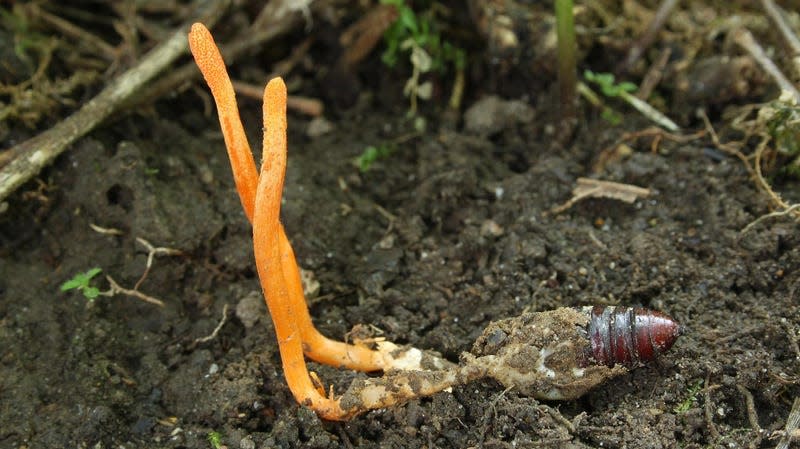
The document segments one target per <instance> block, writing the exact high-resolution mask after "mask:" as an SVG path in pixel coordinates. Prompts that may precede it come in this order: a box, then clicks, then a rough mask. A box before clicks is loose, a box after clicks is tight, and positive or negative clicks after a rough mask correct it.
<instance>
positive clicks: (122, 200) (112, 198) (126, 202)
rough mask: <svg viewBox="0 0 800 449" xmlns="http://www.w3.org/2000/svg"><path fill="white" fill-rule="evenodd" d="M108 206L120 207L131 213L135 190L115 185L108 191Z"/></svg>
mask: <svg viewBox="0 0 800 449" xmlns="http://www.w3.org/2000/svg"><path fill="white" fill-rule="evenodd" d="M106 199H107V200H108V204H111V205H117V206H120V207H121V208H123V209H124V210H125V212H130V210H131V208H132V207H133V190H131V189H130V188H128V187H126V186H123V185H120V184H114V185H113V186H111V188H110V189H108V190H107V191H106Z"/></svg>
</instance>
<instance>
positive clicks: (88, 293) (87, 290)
mask: <svg viewBox="0 0 800 449" xmlns="http://www.w3.org/2000/svg"><path fill="white" fill-rule="evenodd" d="M102 271H103V270H102V269H100V268H97V267H95V268H92V269H90V270H89V271H87V272H85V273H78V274H76V275H75V276H73V277H72V279H70V280H68V281H67V282H64V283H63V284H61V291H62V292H66V291H70V290H79V291H80V292H81V293H83V296H85V297H86V299H88V300H89V301H94V300H95V299H96V298H97V297H98V296H100V289H98V288H97V287H95V286H93V285H91V282H92V278H93V277H95V276H97V275H98V274H100V273H101V272H102Z"/></svg>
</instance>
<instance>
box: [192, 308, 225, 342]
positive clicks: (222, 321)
mask: <svg viewBox="0 0 800 449" xmlns="http://www.w3.org/2000/svg"><path fill="white" fill-rule="evenodd" d="M226 321H228V304H227V303H226V304H225V305H223V306H222V319H220V320H219V323H217V327H215V328H214V330H213V331H212V332H211V334H209V335H206V336H205V337H200V338H195V339H194V342H192V345H193V346H197V345H199V344H200V343H205V342H207V341H210V340H213V339H215V338H217V335H218V334H219V331H220V329H222V326H224V325H225V322H226Z"/></svg>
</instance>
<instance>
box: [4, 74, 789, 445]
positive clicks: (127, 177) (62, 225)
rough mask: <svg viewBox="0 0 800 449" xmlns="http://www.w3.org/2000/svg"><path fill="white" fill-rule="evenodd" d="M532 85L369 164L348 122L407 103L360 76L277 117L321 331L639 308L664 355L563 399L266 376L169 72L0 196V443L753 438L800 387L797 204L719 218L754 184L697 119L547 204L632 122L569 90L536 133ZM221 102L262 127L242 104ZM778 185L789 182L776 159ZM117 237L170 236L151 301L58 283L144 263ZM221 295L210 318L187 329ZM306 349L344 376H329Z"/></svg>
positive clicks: (397, 116) (417, 337)
mask: <svg viewBox="0 0 800 449" xmlns="http://www.w3.org/2000/svg"><path fill="white" fill-rule="evenodd" d="M367 86H369V84H367ZM373 87H374V86H373ZM382 88H384V89H389V87H387V86H382ZM392 88H394V89H397V92H400V91H401V89H402V82H401V83H399V84H396V85H393V86H392ZM309 89H310V88H309ZM550 90H552V89H550ZM310 92H311V91H310ZM312 93H313V92H312ZM367 93H368V92H367ZM528 94H529V95H530V97H529V98H538V99H537V100H533V103H534V107H535V109H536V114H537V125H535V126H534V125H530V124H525V123H521V124H517V123H509V124H508V125H507V126H505V129H503V130H501V131H500V132H499V133H496V134H494V135H492V136H491V137H476V136H473V135H468V134H467V133H464V132H462V131H458V130H455V131H454V130H450V129H448V128H447V127H444V126H442V127H441V129H440V130H430V131H428V132H425V133H423V134H422V135H420V136H418V137H416V138H412V139H405V140H402V143H400V144H398V145H397V147H396V149H395V151H394V152H393V153H392V154H391V155H390V156H389V157H388V158H386V159H383V160H381V161H378V162H377V163H376V164H375V165H374V166H373V167H372V168H371V169H370V170H369V171H367V172H364V173H362V172H360V171H359V170H358V168H357V167H356V166H355V165H354V163H353V161H354V159H355V158H356V157H357V156H359V155H360V154H361V152H362V151H363V149H364V148H365V147H366V146H368V145H375V144H379V143H381V142H385V141H390V140H392V139H395V138H398V137H400V136H406V135H408V134H409V132H410V131H409V129H408V124H407V122H406V120H405V119H404V117H403V114H404V109H403V107H404V105H400V106H398V107H396V108H387V107H385V106H382V103H380V102H379V101H378V100H376V99H375V100H373V99H372V98H373V97H371V96H370V95H366V96H362V101H360V102H359V105H357V106H356V107H355V108H353V109H350V110H348V111H346V112H343V113H341V114H340V115H339V117H338V118H331V120H332V121H333V123H334V126H335V129H334V131H333V132H332V133H330V134H327V135H324V136H322V137H319V138H315V139H310V138H308V137H306V136H305V135H304V132H303V130H304V129H305V128H306V127H307V125H308V119H306V118H303V117H301V116H297V115H290V120H289V128H290V148H289V168H288V173H287V178H286V187H285V191H284V206H283V212H282V217H283V222H284V224H285V227H286V229H287V233H288V234H289V236H290V239H291V241H292V243H293V245H294V249H295V252H296V253H297V255H298V262H299V263H300V265H301V266H302V267H303V268H305V269H307V270H311V271H312V272H313V273H314V275H315V277H316V279H317V280H318V281H319V282H320V284H321V290H320V293H319V295H318V296H317V297H316V298H311V299H310V300H311V311H312V315H313V317H314V320H315V322H316V323H317V325H318V326H319V328H320V329H321V330H322V332H323V333H325V334H327V335H329V336H331V337H335V338H344V336H345V335H346V334H347V333H348V332H349V331H350V330H351V328H352V327H353V326H355V325H359V324H364V325H370V326H375V327H376V328H377V329H380V331H381V332H382V336H384V337H386V338H387V339H388V340H391V341H394V342H397V343H407V344H411V345H413V346H416V347H419V348H425V349H433V350H436V351H439V352H441V353H442V354H443V355H444V356H445V357H446V358H448V359H450V360H452V361H458V358H459V354H460V353H461V352H463V351H466V350H469V348H470V347H471V346H472V343H473V342H474V340H475V339H476V338H477V337H478V336H479V335H480V333H481V331H482V330H483V329H484V327H486V326H487V325H488V324H489V322H491V321H492V320H496V319H501V318H504V317H509V316H514V315H518V314H520V313H522V312H523V311H541V310H549V309H553V308H557V307H562V306H577V305H587V304H618V305H624V306H644V307H648V308H652V309H656V310H660V311H663V312H665V313H668V314H669V315H671V316H673V317H674V318H675V319H676V320H678V321H679V322H681V323H682V324H683V325H685V327H686V332H685V335H683V336H682V337H681V338H680V340H679V341H678V343H677V344H676V345H675V347H674V348H673V350H672V351H671V352H669V353H668V354H667V355H666V356H664V357H663V358H662V359H661V360H659V361H658V362H656V363H652V364H650V365H648V366H646V367H642V368H639V369H637V370H635V371H633V372H631V373H630V374H629V375H626V376H623V377H620V378H617V379H615V380H613V381H611V382H608V383H606V384H604V385H602V386H600V387H599V388H597V389H595V390H593V391H592V392H590V393H589V394H588V395H586V396H585V397H583V398H581V399H580V400H576V401H570V402H553V403H549V402H540V401H537V400H535V399H532V398H529V397H525V396H523V395H521V394H519V393H518V392H516V391H514V390H513V389H511V390H506V391H504V390H503V388H502V387H501V386H500V385H499V384H498V383H495V382H493V381H486V382H478V383H474V384H470V385H467V386H463V387H459V388H455V389H454V390H453V391H452V392H450V393H440V394H437V395H435V396H433V397H431V398H426V399H421V400H416V401H413V402H411V403H408V404H405V405H403V406H399V407H396V408H393V409H389V410H380V411H374V412H370V413H368V414H365V415H362V416H360V417H358V418H356V419H354V420H352V421H350V422H347V423H329V422H323V421H321V420H320V419H319V418H317V417H316V415H315V414H314V413H313V412H311V411H309V410H308V409H306V408H304V407H300V406H298V405H297V404H296V403H295V401H294V399H293V398H292V396H291V394H290V392H289V390H288V389H287V386H286V383H285V381H284V379H283V374H282V372H281V365H280V359H279V356H278V351H277V345H276V341H275V337H274V333H273V331H272V324H271V322H270V320H269V318H268V315H267V311H266V308H265V307H264V308H262V309H261V310H259V311H257V312H256V313H258V314H259V315H260V320H259V321H258V322H257V323H256V324H255V326H253V327H250V328H246V327H245V326H244V324H243V320H241V319H239V318H237V314H236V313H235V312H234V310H235V309H236V308H237V305H240V303H242V305H241V306H240V308H244V306H245V305H246V304H247V303H248V302H249V303H252V300H249V299H248V297H252V294H253V292H256V294H258V293H259V291H260V287H259V283H258V279H257V277H256V275H255V268H254V265H253V256H252V245H251V240H250V238H251V234H250V226H249V224H248V223H247V220H246V218H245V216H244V214H243V213H242V210H241V207H240V204H239V201H238V198H237V196H236V193H235V191H234V188H233V182H232V179H231V174H230V167H229V164H228V161H227V158H226V153H225V150H224V146H223V142H222V139H221V137H220V135H219V134H218V131H217V130H218V128H217V126H218V125H217V122H216V118H215V117H213V116H205V115H203V114H202V110H203V108H202V103H201V101H200V100H199V99H198V98H197V96H196V95H193V94H191V93H187V94H185V95H182V96H180V97H178V98H176V99H173V100H168V101H167V100H164V101H162V102H160V103H159V105H158V108H157V110H156V111H155V113H154V114H148V115H138V114H137V115H131V116H127V117H125V118H122V119H119V120H117V121H116V122H114V123H110V124H108V125H105V126H104V127H103V128H101V129H98V130H97V131H95V132H94V133H92V134H91V135H90V136H89V137H87V138H85V139H83V140H81V141H79V143H78V144H76V145H75V146H74V147H73V148H72V149H71V150H69V151H68V152H66V153H65V154H64V155H63V156H62V157H60V158H59V159H58V160H57V162H56V163H55V164H54V165H53V166H52V167H50V168H48V169H47V170H46V171H45V172H44V173H42V175H41V180H44V182H45V183H46V186H45V187H44V188H43V189H41V190H39V192H40V195H38V196H37V195H32V194H31V192H35V191H37V185H36V184H34V183H31V184H29V185H27V186H26V187H25V188H24V189H23V190H22V191H20V192H18V193H17V194H16V195H15V196H14V197H13V198H11V200H10V201H9V209H8V210H7V211H5V213H4V214H3V215H2V216H0V242H2V247H0V273H2V274H1V275H0V402H1V403H2V408H1V409H0V447H3V448H6V447H7V448H23V447H25V448H44V447H98V448H101V447H102V448H112V447H113V448H118V447H125V448H133V447H164V448H200V447H210V443H208V442H207V441H206V440H207V435H208V434H209V432H212V431H213V432H219V433H220V434H221V441H222V443H223V444H225V445H227V447H229V448H240V447H241V448H267V447H286V448H288V447H304V448H340V447H381V448H421V447H427V448H434V447H438V448H470V447H476V448H477V447H483V448H512V447H516V448H519V447H566V448H584V447H586V448H588V447H603V448H672V447H681V448H701V447H723V446H724V447H729V448H734V447H774V446H775V444H777V441H776V440H769V439H768V437H769V436H770V435H772V434H773V432H775V431H779V430H781V429H782V428H783V427H784V425H785V423H786V418H787V415H788V414H789V410H790V408H791V403H792V400H793V399H794V398H795V397H797V396H798V395H800V388H799V387H798V378H799V376H800V352H798V338H799V335H798V330H799V329H800V313H798V302H797V289H798V286H799V285H800V271H799V270H798V269H799V268H800V250H799V249H798V248H799V247H798V244H799V243H800V233H799V232H798V231H799V230H800V229H798V225H797V224H796V223H795V222H793V221H791V219H789V218H788V217H783V218H776V219H772V220H767V221H764V222H763V223H762V224H760V225H757V226H756V227H754V228H753V229H752V230H750V231H749V232H747V233H745V234H743V233H741V230H742V229H743V228H744V227H745V226H746V225H747V224H748V223H750V222H752V221H753V220H755V219H756V218H758V217H759V216H761V215H763V214H765V213H768V212H769V209H768V207H767V200H766V198H765V196H764V195H763V194H762V193H761V192H759V191H758V190H757V189H756V187H755V185H754V183H753V182H752V180H751V179H750V178H749V175H748V173H747V171H746V170H745V168H744V166H743V164H742V163H741V161H739V160H738V159H736V158H733V157H729V156H727V155H726V154H725V153H722V152H720V151H718V150H717V149H715V148H714V147H713V145H712V144H711V141H710V139H707V138H701V139H697V140H694V141H692V142H689V143H680V144H679V143H674V142H669V141H667V140H664V141H662V142H661V145H660V146H659V149H658V151H656V152H652V151H650V143H651V141H652V140H651V139H641V140H638V141H634V143H633V144H632V146H633V149H634V150H635V151H634V153H633V154H632V155H630V156H629V157H626V158H623V159H621V160H618V161H615V162H610V163H609V164H608V165H607V166H606V171H605V172H604V173H603V174H602V175H601V178H602V179H605V180H611V181H617V182H623V183H629V184H634V185H638V186H642V187H647V188H649V189H652V190H653V195H652V196H650V197H649V198H646V199H640V200H638V201H636V202H635V203H634V204H631V205H628V204H625V203H621V202H618V201H615V200H610V199H589V200H585V201H582V202H579V203H577V204H576V205H575V206H573V207H572V208H570V209H568V210H567V211H566V212H564V213H562V214H559V215H553V214H549V213H548V211H549V210H550V209H551V208H553V207H555V206H557V205H559V204H562V203H564V202H565V201H567V200H568V199H569V198H570V196H571V190H572V188H573V186H574V184H575V181H576V179H577V178H579V177H582V176H589V175H591V166H592V163H593V162H594V158H595V157H596V155H597V154H598V153H599V152H600V150H602V149H603V148H605V147H607V146H609V145H611V144H612V143H613V142H614V140H615V139H616V138H618V137H619V136H620V135H621V134H622V132H624V131H637V130H641V129H643V128H645V127H646V126H649V125H648V124H647V122H645V121H644V120H643V119H642V118H641V117H640V116H638V115H637V114H633V113H631V114H630V115H629V116H626V117H625V120H623V125H620V126H619V127H616V128H613V127H611V126H610V125H608V123H606V122H605V121H603V120H601V119H600V118H599V117H597V114H596V112H594V111H591V110H589V109H588V108H586V110H584V111H583V112H582V116H581V120H582V121H581V124H580V125H579V127H578V129H577V131H576V133H575V137H574V140H573V141H572V143H570V144H568V145H566V148H562V149H556V146H555V145H552V144H551V143H550V142H552V141H553V140H554V138H553V136H552V135H550V134H547V133H546V132H545V131H544V128H545V126H544V124H548V123H551V122H556V117H555V114H554V113H552V112H548V111H551V110H552V108H551V107H550V106H549V105H550V103H549V102H550V101H551V98H550V97H549V95H550V94H547V93H542V94H541V95H540V94H539V93H537V92H529V93H528ZM476 99H477V98H474V97H470V98H469V99H468V101H469V102H470V103H471V102H474V101H475V100H476ZM696 106H697V105H696V104H693V105H692V107H696ZM241 107H242V114H243V118H244V120H245V122H246V127H247V129H248V130H249V132H250V136H251V142H259V141H260V137H259V133H260V131H259V126H258V125H257V123H258V121H259V118H258V115H259V113H260V105H259V104H257V103H256V102H254V101H249V100H244V101H242V102H241ZM683 111H685V113H686V116H684V117H682V119H683V120H681V118H679V121H682V122H683V123H690V122H691V123H694V122H693V119H692V118H690V116H689V114H690V113H691V112H693V111H692V110H691V108H685V109H683ZM434 112H435V111H434V110H431V111H426V112H425V113H426V114H429V117H435V115H436V114H435V113H434ZM331 117H333V115H331ZM435 126H437V123H436V120H435V118H432V119H431V123H430V126H429V128H434V127H435ZM700 128H701V125H696V126H695V128H687V130H689V131H693V130H696V129H700ZM259 152H260V151H257V153H259ZM776 188H777V189H779V190H780V191H782V192H789V193H787V198H786V199H787V201H790V202H794V201H796V200H797V195H796V192H797V191H798V190H797V188H798V183H797V182H796V181H792V180H785V181H782V183H781V184H779V185H777V186H776ZM26 192H27V193H26ZM387 212H388V213H387ZM91 225H96V226H100V227H103V228H114V229H118V230H119V231H121V234H119V235H109V234H103V233H99V232H97V231H95V230H93V229H92V227H91ZM137 237H138V238H144V239H146V240H147V241H149V242H151V243H152V244H154V245H155V246H163V247H171V248H175V249H179V250H181V251H182V255H180V256H164V257H157V258H156V259H155V260H154V262H153V266H152V268H151V270H150V272H149V275H148V276H147V278H146V280H145V281H144V282H143V283H142V284H141V286H140V288H139V289H140V290H141V291H142V292H144V293H146V294H148V295H151V296H153V297H157V298H159V299H161V300H163V301H164V302H165V303H166V306H165V307H163V308H159V307H157V306H154V305H151V304H147V303H144V302H142V301H139V300H136V299H133V298H130V297H126V296H123V295H119V296H115V297H113V298H106V297H100V298H98V299H97V300H95V301H93V302H87V300H86V299H85V298H83V296H81V295H80V294H79V293H77V292H68V293H62V292H60V291H59V286H60V285H61V283H63V282H64V281H66V280H68V279H70V278H71V277H72V276H73V275H75V274H76V273H80V272H84V271H86V270H88V269H90V268H92V267H100V268H102V269H103V275H109V276H111V277H113V278H114V279H115V280H116V281H117V282H119V283H120V284H121V285H122V286H123V287H127V288H133V286H134V284H136V282H137V280H138V279H139V278H140V276H141V275H142V273H143V271H144V269H145V264H146V261H147V252H146V250H145V248H144V247H143V246H142V245H141V244H139V243H137V242H136V238H137ZM94 284H95V285H97V286H99V287H101V289H105V288H107V287H108V283H107V281H106V280H104V279H103V276H98V277H97V278H96V279H95V280H94ZM225 306H228V309H227V321H226V322H225V324H224V325H223V326H222V328H221V330H220V331H219V333H218V334H217V335H216V336H215V338H213V339H211V340H209V341H206V342H196V339H198V338H202V337H204V336H208V335H210V334H211V333H212V331H213V330H214V328H215V327H216V326H217V324H218V323H219V321H220V318H221V316H222V314H223V307H225ZM311 365H312V367H313V369H314V370H315V371H316V372H317V373H319V375H320V377H321V378H322V379H323V380H324V382H326V383H332V384H334V385H335V386H337V388H338V389H339V390H341V389H343V388H344V387H345V386H346V385H347V384H348V383H349V380H350V379H351V377H352V375H351V373H348V372H345V371H339V370H335V369H332V368H328V367H323V366H319V365H316V364H313V363H312V364H311ZM750 399H752V408H751V407H749V403H748V401H749V400H750ZM754 421H755V422H754ZM755 425H758V426H759V428H760V429H755V428H754V426H755Z"/></svg>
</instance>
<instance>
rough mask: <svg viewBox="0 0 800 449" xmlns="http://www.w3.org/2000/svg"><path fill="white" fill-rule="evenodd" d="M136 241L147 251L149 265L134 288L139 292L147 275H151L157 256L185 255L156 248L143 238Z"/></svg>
mask: <svg viewBox="0 0 800 449" xmlns="http://www.w3.org/2000/svg"><path fill="white" fill-rule="evenodd" d="M136 241H137V242H139V243H141V244H142V246H144V247H145V248H146V249H147V264H146V265H145V268H144V273H142V276H141V277H140V278H139V280H138V281H136V285H134V286H133V289H134V290H139V286H140V285H142V282H144V280H145V278H147V275H148V274H150V267H151V266H152V265H153V258H154V257H155V256H180V255H182V254H183V251H181V250H178V249H174V248H164V247H158V248H156V247H154V246H153V245H152V244H150V242H148V241H147V240H145V239H143V238H141V237H136Z"/></svg>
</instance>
